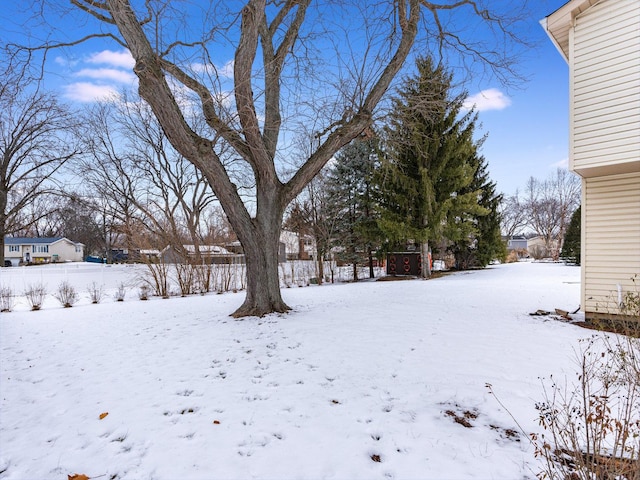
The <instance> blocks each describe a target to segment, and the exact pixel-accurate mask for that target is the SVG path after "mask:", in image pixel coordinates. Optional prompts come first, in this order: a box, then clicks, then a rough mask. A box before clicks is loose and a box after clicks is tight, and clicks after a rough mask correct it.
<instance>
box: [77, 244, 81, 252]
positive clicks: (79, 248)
mask: <svg viewBox="0 0 640 480" xmlns="http://www.w3.org/2000/svg"><path fill="white" fill-rule="evenodd" d="M76 253H82V247H81V246H80V245H76Z"/></svg>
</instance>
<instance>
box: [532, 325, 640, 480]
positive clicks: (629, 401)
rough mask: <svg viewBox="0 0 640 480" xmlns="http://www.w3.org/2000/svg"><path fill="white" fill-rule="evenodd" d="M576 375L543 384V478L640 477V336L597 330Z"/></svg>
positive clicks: (538, 446)
mask: <svg viewBox="0 0 640 480" xmlns="http://www.w3.org/2000/svg"><path fill="white" fill-rule="evenodd" d="M576 357H577V362H578V365H579V369H578V372H577V373H576V378H575V380H574V381H565V382H562V383H558V382H556V381H555V380H554V379H553V378H550V379H549V381H548V382H547V383H550V384H543V387H544V399H543V401H542V402H539V403H537V404H536V409H537V410H538V413H539V423H540V425H541V426H542V427H543V428H544V433H542V434H539V435H532V439H533V442H534V445H535V454H536V456H537V457H539V458H541V459H542V461H543V471H542V472H541V473H540V474H539V477H540V478H549V479H552V480H553V479H558V480H565V479H571V480H574V479H575V480H592V479H593V480H595V479H598V480H600V479H603V480H605V479H617V480H638V479H640V339H638V338H635V337H632V336H625V335H609V334H597V335H593V336H592V337H591V338H589V339H585V340H584V341H583V342H582V344H581V348H580V350H579V351H578V352H577V355H576Z"/></svg>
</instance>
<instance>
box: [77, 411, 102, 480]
mask: <svg viewBox="0 0 640 480" xmlns="http://www.w3.org/2000/svg"><path fill="white" fill-rule="evenodd" d="M107 415H109V412H104V413H101V414H100V420H102V419H103V418H104V417H106V416H107ZM74 480H76V479H74ZM78 480H83V479H78Z"/></svg>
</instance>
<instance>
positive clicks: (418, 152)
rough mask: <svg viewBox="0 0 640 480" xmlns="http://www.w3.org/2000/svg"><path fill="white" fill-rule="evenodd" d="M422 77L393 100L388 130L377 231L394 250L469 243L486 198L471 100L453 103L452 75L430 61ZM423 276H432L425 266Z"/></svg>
mask: <svg viewBox="0 0 640 480" xmlns="http://www.w3.org/2000/svg"><path fill="white" fill-rule="evenodd" d="M416 66H417V70H418V73H417V76H415V77H412V78H409V79H407V80H406V81H405V82H404V84H403V85H402V87H401V88H400V90H399V92H398V94H397V96H396V97H395V98H394V99H393V111H392V114H391V116H390V120H389V123H388V125H387V127H386V129H385V155H384V158H383V162H382V168H381V169H380V172H379V175H378V177H377V179H378V180H377V182H378V183H379V185H380V189H381V196H380V206H381V217H380V220H379V226H380V228H381V230H382V231H383V233H384V236H385V238H386V239H387V242H388V248H390V249H395V248H403V247H404V245H405V244H406V243H407V242H408V241H411V240H413V241H415V242H419V243H421V251H422V255H423V259H425V260H426V259H427V258H428V257H427V255H428V251H429V242H432V243H433V242H439V241H440V240H442V239H443V238H447V239H448V240H450V241H459V240H462V239H466V238H468V237H469V235H471V234H472V233H474V232H475V226H474V225H473V224H472V223H471V222H464V221H461V219H463V218H464V217H465V216H467V215H478V216H480V215H484V214H486V213H487V209H486V208H485V207H483V206H481V205H480V204H479V198H480V196H481V191H480V190H477V189H474V188H472V183H473V181H474V176H475V173H476V171H477V169H478V167H479V165H478V162H477V161H476V152H477V148H478V145H479V143H478V142H475V141H474V139H473V133H474V129H475V123H476V121H477V114H476V113H475V112H473V111H470V112H468V113H466V114H464V115H462V114H461V112H462V108H463V102H464V99H465V97H466V94H465V93H464V92H463V93H461V94H459V95H455V96H452V93H451V88H452V74H451V73H450V72H447V71H446V70H445V69H444V68H443V66H442V65H434V63H433V61H432V60H431V59H429V58H422V59H419V60H418V61H417V62H416ZM422 264H423V272H422V273H423V276H429V275H430V274H431V271H430V264H429V262H427V261H423V262H422Z"/></svg>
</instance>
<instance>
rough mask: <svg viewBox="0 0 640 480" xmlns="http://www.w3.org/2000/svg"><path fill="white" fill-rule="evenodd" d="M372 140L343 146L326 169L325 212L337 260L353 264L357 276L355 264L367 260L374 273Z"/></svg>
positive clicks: (373, 160) (373, 143) (370, 271)
mask: <svg viewBox="0 0 640 480" xmlns="http://www.w3.org/2000/svg"><path fill="white" fill-rule="evenodd" d="M375 143H376V142H375V140H372V139H356V140H354V141H353V142H351V143H350V144H349V145H347V146H346V147H345V148H343V149H342V150H341V151H340V152H339V153H338V154H337V155H336V159H335V160H336V161H335V164H334V165H333V167H332V169H331V171H330V172H329V176H328V181H327V189H328V191H327V196H328V209H329V216H330V218H332V219H333V221H334V224H333V242H332V243H333V245H334V246H337V247H340V248H339V249H338V251H339V253H338V258H339V260H341V261H343V262H345V263H349V264H351V265H352V266H353V280H354V281H357V280H358V270H357V267H358V265H362V264H363V263H364V262H365V260H367V261H368V264H369V276H370V277H371V278H373V277H374V271H373V251H374V250H375V248H376V238H378V233H377V232H378V229H377V223H376V208H375V200H374V194H373V190H372V189H373V183H372V180H373V172H374V170H375V168H376V166H377V155H376V147H375Z"/></svg>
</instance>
